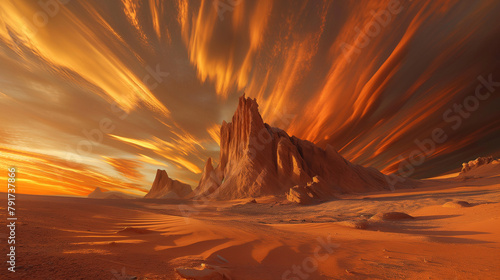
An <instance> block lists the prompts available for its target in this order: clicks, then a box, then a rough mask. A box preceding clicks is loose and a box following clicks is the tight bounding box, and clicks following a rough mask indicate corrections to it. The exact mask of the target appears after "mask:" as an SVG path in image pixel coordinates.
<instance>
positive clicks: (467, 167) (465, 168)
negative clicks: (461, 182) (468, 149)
mask: <svg viewBox="0 0 500 280" xmlns="http://www.w3.org/2000/svg"><path fill="white" fill-rule="evenodd" d="M493 161H494V158H493V157H492V156H489V157H478V158H476V159H475V160H471V161H469V162H464V163H462V170H461V171H460V175H462V174H465V173H467V172H469V171H471V170H473V169H476V168H478V167H480V166H483V165H486V164H490V163H492V162H493Z"/></svg>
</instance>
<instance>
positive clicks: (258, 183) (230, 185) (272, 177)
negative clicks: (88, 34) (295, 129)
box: [195, 96, 389, 199]
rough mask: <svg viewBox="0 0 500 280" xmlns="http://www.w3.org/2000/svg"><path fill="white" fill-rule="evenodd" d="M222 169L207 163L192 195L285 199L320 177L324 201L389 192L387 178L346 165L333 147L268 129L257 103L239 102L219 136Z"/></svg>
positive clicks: (243, 97) (245, 99)
mask: <svg viewBox="0 0 500 280" xmlns="http://www.w3.org/2000/svg"><path fill="white" fill-rule="evenodd" d="M220 137H221V141H220V163H219V165H218V166H217V168H213V166H212V161H211V159H208V161H207V164H206V166H205V169H204V172H203V174H202V178H201V180H200V183H199V185H198V187H197V188H196V190H195V194H196V195H197V196H208V195H210V196H214V197H217V198H219V199H236V198H247V197H258V196H264V195H283V194H285V193H287V192H288V191H289V189H290V188H292V187H294V186H296V185H300V186H306V185H307V184H308V183H310V182H313V177H315V176H319V178H321V181H322V187H321V195H322V196H325V199H328V198H329V197H333V196H334V195H335V194H338V193H350V192H366V191H375V190H383V189H389V186H388V183H387V180H386V176H385V175H383V174H382V173H380V172H378V171H377V170H376V169H373V168H364V167H362V166H359V165H355V164H352V163H350V162H348V161H347V160H345V159H344V158H343V157H342V156H341V155H340V154H338V153H337V151H335V150H334V149H333V148H332V147H331V146H328V147H326V149H322V148H320V147H318V146H316V145H315V144H313V143H311V142H309V141H305V140H301V139H298V138H296V137H293V136H292V137H291V136H289V135H288V134H287V133H286V132H285V131H283V130H281V129H279V128H275V127H270V126H269V125H268V124H266V123H264V121H263V120H262V117H261V116H260V114H259V110H258V104H257V102H256V100H255V99H251V98H245V96H242V97H240V100H239V103H238V108H237V109H236V112H235V114H234V116H233V119H232V121H231V122H230V123H226V122H225V121H224V122H223V123H222V126H221V130H220Z"/></svg>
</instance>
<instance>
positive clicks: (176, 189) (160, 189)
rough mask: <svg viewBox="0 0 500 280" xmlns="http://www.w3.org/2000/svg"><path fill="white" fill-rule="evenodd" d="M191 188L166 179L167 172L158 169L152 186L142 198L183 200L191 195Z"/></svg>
mask: <svg viewBox="0 0 500 280" xmlns="http://www.w3.org/2000/svg"><path fill="white" fill-rule="evenodd" d="M192 191H193V190H192V188H191V186H190V185H188V184H184V183H182V182H180V181H177V180H173V179H171V178H170V177H168V174H167V171H165V170H160V169H158V170H157V171H156V177H155V180H154V182H153V186H152V187H151V189H150V190H149V192H148V193H147V194H146V195H145V196H144V198H158V199H167V198H171V199H178V198H185V197H187V196H188V195H189V194H191V193H192Z"/></svg>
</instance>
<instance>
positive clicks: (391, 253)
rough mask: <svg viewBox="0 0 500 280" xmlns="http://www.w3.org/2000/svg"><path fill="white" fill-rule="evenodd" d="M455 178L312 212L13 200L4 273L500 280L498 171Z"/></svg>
mask: <svg viewBox="0 0 500 280" xmlns="http://www.w3.org/2000/svg"><path fill="white" fill-rule="evenodd" d="M456 176H457V174H451V175H449V176H444V177H443V178H437V179H428V180H423V181H422V184H421V185H419V186H418V187H416V188H413V189H405V190H395V191H384V192H370V193H366V194H346V195H343V196H340V197H339V198H338V199H336V200H333V201H329V202H324V203H320V204H315V205H298V204H294V203H290V202H288V201H287V200H286V199H285V198H281V197H276V196H269V197H262V198H258V199H256V200H255V201H251V200H248V199H244V200H229V201H196V200H183V199H90V198H76V197H56V196H36V195H18V198H17V201H18V209H19V210H18V214H17V215H18V217H19V219H18V222H17V227H18V228H17V236H16V239H17V249H16V256H17V266H16V273H10V274H9V275H8V276H9V279H119V280H121V279H184V278H182V277H181V276H180V275H179V274H178V273H177V272H176V269H182V268H194V269H200V267H201V265H202V264H203V265H205V266H206V267H216V268H217V269H220V271H222V273H221V274H220V275H225V273H227V277H230V278H228V279H236V280H237V279H241V280H254V279H262V280H267V279H270V280H271V279H290V280H292V279H293V280H298V279H498V276H499V275H500V258H499V253H500V243H499V242H500V227H499V225H500V223H499V221H500V204H499V202H500V164H499V163H498V161H497V162H494V163H492V164H489V165H487V166H483V167H481V168H478V169H476V170H474V172H473V173H471V174H470V175H469V176H468V177H463V176H462V177H460V176H459V177H456ZM1 197H2V198H1V200H0V205H6V199H5V196H1ZM460 201H465V202H467V203H463V202H460ZM458 202H460V203H458ZM0 210H1V211H0V213H1V216H0V219H2V220H5V218H6V211H4V210H5V209H4V208H2V209H0ZM389 212H402V213H406V214H408V215H409V216H411V217H413V218H408V217H404V216H402V217H401V216H398V215H395V216H394V215H393V216H391V215H386V217H384V215H382V213H389ZM7 236H8V232H7V231H6V230H5V228H4V229H2V232H1V235H0V241H1V242H2V243H6V242H7ZM6 253H7V252H6V246H2V255H3V256H5V254H6ZM6 274H7V271H6V270H3V271H2V272H1V275H3V276H0V278H2V279H5V277H6ZM218 275H219V274H218ZM224 277H226V276H222V278H220V279H225V278H224ZM193 279H194V278H193ZM197 279H198V278H197ZM199 279H219V278H199Z"/></svg>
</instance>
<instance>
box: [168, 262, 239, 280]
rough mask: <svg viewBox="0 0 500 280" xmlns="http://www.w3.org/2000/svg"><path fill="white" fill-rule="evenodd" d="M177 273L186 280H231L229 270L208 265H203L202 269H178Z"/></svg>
mask: <svg viewBox="0 0 500 280" xmlns="http://www.w3.org/2000/svg"><path fill="white" fill-rule="evenodd" d="M175 272H176V273H177V274H178V275H179V276H180V277H183V278H184V279H190V280H231V279H232V278H231V276H230V275H229V270H227V269H225V268H222V267H219V266H215V265H208V264H201V266H200V267H195V268H191V267H178V268H176V269H175Z"/></svg>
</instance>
